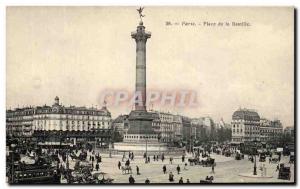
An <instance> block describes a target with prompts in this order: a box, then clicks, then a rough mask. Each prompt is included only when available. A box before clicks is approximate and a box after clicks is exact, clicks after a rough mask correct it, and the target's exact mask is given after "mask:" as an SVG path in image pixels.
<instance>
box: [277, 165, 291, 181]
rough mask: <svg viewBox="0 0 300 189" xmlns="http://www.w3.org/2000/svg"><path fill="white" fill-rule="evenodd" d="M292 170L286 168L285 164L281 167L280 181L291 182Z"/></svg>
mask: <svg viewBox="0 0 300 189" xmlns="http://www.w3.org/2000/svg"><path fill="white" fill-rule="evenodd" d="M290 178H291V170H290V167H285V166H284V164H283V163H281V164H280V166H279V173H278V179H284V180H290Z"/></svg>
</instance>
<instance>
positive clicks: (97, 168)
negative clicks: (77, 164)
mask: <svg viewBox="0 0 300 189" xmlns="http://www.w3.org/2000/svg"><path fill="white" fill-rule="evenodd" d="M98 170H99V163H97V164H96V171H98Z"/></svg>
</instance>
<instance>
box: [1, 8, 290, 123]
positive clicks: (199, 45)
mask: <svg viewBox="0 0 300 189" xmlns="http://www.w3.org/2000/svg"><path fill="white" fill-rule="evenodd" d="M135 9H136V7H114V8H111V7H67V8H66V7H51V8H49V7H48V8H46V7H9V8H8V9H7V33H6V35H7V81H6V83H7V91H6V94H7V104H6V107H7V108H15V107H18V106H19V107H22V106H25V105H34V106H36V105H43V104H48V105H52V104H53V101H54V97H55V96H59V97H60V101H61V103H62V104H64V105H67V106H68V105H70V104H71V105H76V106H83V105H85V106H92V105H93V106H96V105H97V106H98V107H99V106H101V104H102V102H100V100H99V96H100V93H101V92H102V91H103V90H104V89H108V88H110V89H126V90H128V91H133V90H134V82H135V41H134V40H133V39H132V38H131V36H130V33H131V32H132V31H134V30H135V29H136V26H137V24H138V22H139V18H138V14H137V11H136V10H135ZM144 14H146V17H145V18H144V25H145V26H146V30H148V31H151V33H152V37H151V39H149V40H148V42H147V88H153V89H156V90H174V89H177V90H178V89H189V90H194V91H196V92H197V99H198V102H199V106H198V107H197V108H171V107H168V108H166V107H158V106H154V109H157V110H164V111H170V112H173V113H180V114H184V115H187V116H191V117H200V116H211V117H212V118H214V119H215V120H216V121H219V119H220V118H221V117H223V119H224V120H225V122H230V121H231V116H232V113H233V112H234V111H235V110H237V109H238V108H239V107H245V108H250V109H256V110H257V111H258V113H259V114H260V116H261V117H266V118H268V119H274V118H278V119H280V120H281V121H282V122H283V124H284V125H285V126H288V125H293V122H294V116H293V109H294V81H293V78H294V65H293V64H294V53H293V52H294V47H293V44H294V42H293V40H294V38H293V32H294V25H293V21H294V20H293V9H292V8H239V7H236V8H228V7H227V8H218V7H214V8H212V7H210V8H207V7H206V8H205V7H202V8H200V7H194V8H192V7H185V8H183V7H171V8H170V7H146V8H145V9H144ZM166 21H170V22H179V23H181V22H182V21H186V22H195V23H196V24H198V23H203V22H205V21H208V22H230V23H231V22H248V23H250V26H248V27H230V26H229V27H204V26H203V25H197V26H166V24H165V22H166ZM108 108H109V110H110V111H111V112H112V114H113V117H116V116H117V115H119V114H121V113H123V114H125V113H129V112H130V110H131V108H130V107H125V106H121V107H118V108H114V107H108Z"/></svg>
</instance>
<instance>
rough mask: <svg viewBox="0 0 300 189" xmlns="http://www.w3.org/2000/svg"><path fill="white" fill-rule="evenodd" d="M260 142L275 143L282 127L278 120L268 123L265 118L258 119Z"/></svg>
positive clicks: (281, 131)
mask: <svg viewBox="0 0 300 189" xmlns="http://www.w3.org/2000/svg"><path fill="white" fill-rule="evenodd" d="M259 131H260V141H261V142H269V141H275V140H276V139H277V138H278V137H280V135H281V134H282V133H283V127H282V124H281V122H280V120H274V121H270V120H268V119H266V118H261V119H260V127H259Z"/></svg>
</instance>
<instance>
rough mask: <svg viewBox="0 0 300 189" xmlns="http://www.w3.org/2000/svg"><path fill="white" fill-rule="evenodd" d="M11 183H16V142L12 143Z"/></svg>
mask: <svg viewBox="0 0 300 189" xmlns="http://www.w3.org/2000/svg"><path fill="white" fill-rule="evenodd" d="M10 147H11V183H14V177H15V173H14V172H15V171H14V169H15V163H14V162H15V161H14V148H15V147H16V144H11V145H10Z"/></svg>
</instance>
